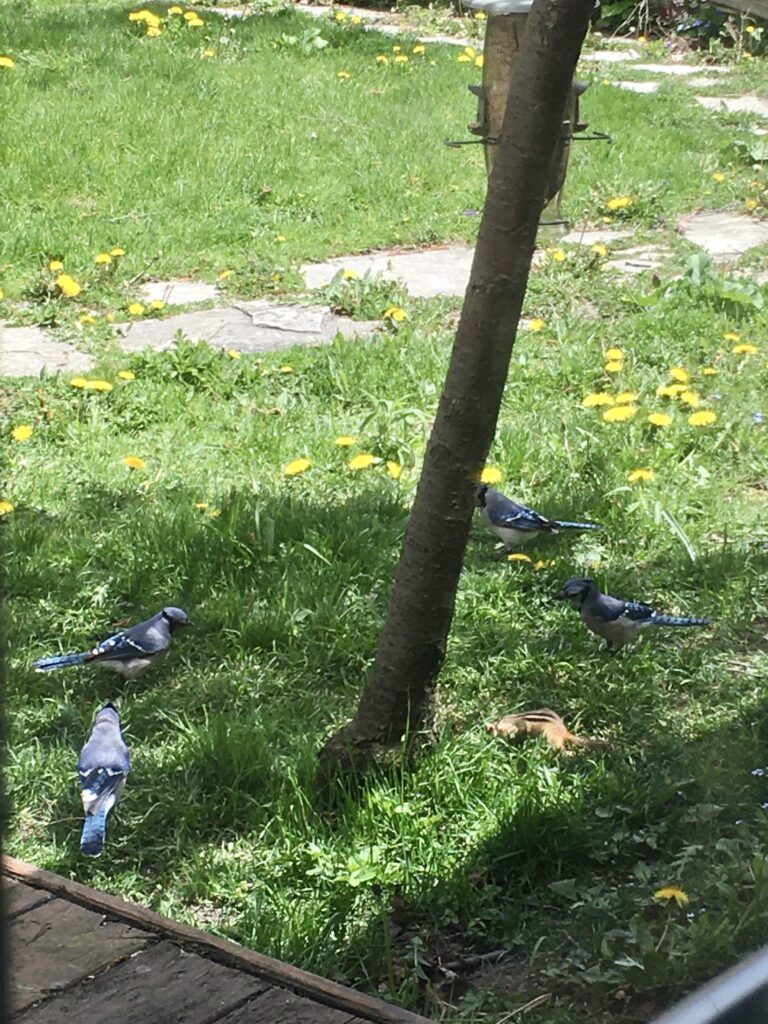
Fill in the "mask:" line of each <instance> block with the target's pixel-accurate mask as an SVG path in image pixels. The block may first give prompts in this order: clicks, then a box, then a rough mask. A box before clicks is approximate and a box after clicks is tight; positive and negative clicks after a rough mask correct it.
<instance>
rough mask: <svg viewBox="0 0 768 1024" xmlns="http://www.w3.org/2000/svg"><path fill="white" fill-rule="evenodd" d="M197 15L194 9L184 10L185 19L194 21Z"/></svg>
mask: <svg viewBox="0 0 768 1024" xmlns="http://www.w3.org/2000/svg"><path fill="white" fill-rule="evenodd" d="M196 17H197V15H196V14H195V12H194V11H185V12H184V20H185V21H192V20H193V19H194V18H196Z"/></svg>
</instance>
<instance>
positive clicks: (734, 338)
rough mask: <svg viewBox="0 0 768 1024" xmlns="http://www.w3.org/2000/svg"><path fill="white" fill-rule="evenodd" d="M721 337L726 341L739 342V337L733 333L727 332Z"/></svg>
mask: <svg viewBox="0 0 768 1024" xmlns="http://www.w3.org/2000/svg"><path fill="white" fill-rule="evenodd" d="M723 337H724V338H725V340H726V341H741V335H740V334H736V333H734V331H728V333H727V334H724V335H723Z"/></svg>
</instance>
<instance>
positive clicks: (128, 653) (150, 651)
mask: <svg viewBox="0 0 768 1024" xmlns="http://www.w3.org/2000/svg"><path fill="white" fill-rule="evenodd" d="M188 625H189V619H188V618H187V613H186V612H183V611H182V610H181V608H173V607H169V608H163V610H162V611H160V612H158V613H157V615H153V616H152V618H151V619H147V620H146V621H145V622H140V623H139V624H138V625H137V626H131V628H130V629H124V630H122V632H120V633H115V635H114V636H110V637H108V638H107V639H106V640H102V642H101V643H100V644H98V645H97V646H96V647H94V649H93V650H92V651H88V653H87V654H60V655H57V656H56V657H54V658H41V659H40V660H39V661H36V662H34V664H33V668H35V669H37V671H38V672H53V671H54V670H55V669H57V668H68V667H69V666H70V665H104V666H105V667H106V668H112V669H114V670H115V672H119V673H120V675H121V676H123V677H124V678H125V679H134V678H135V677H136V676H138V675H140V674H141V673H142V672H143V671H144V670H145V669H147V668H149V666H150V665H151V664H152V662H153V661H155V660H156V659H157V658H159V657H160V655H161V654H164V653H165V652H166V651H167V650H168V648H169V647H170V645H171V634H172V633H173V631H174V629H176V627H177V626H188Z"/></svg>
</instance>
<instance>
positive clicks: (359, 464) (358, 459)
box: [347, 452, 381, 472]
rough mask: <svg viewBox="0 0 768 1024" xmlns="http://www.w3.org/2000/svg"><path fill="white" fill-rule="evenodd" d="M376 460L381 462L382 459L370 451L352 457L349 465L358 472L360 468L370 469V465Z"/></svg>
mask: <svg viewBox="0 0 768 1024" xmlns="http://www.w3.org/2000/svg"><path fill="white" fill-rule="evenodd" d="M376 462H381V459H377V458H376V456H375V455H371V454H369V453H368V452H363V453H362V454H360V455H356V456H355V457H354V459H350V460H349V462H348V463H347V465H348V466H349V468H350V469H351V470H354V471H355V472H357V470H360V469H368V468H369V466H373V465H374V463H376Z"/></svg>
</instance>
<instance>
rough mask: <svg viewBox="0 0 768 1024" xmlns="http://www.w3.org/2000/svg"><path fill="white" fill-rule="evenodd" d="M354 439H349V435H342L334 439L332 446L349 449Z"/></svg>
mask: <svg viewBox="0 0 768 1024" xmlns="http://www.w3.org/2000/svg"><path fill="white" fill-rule="evenodd" d="M355 440H356V439H355V438H354V437H350V435H349V434H342V435H341V437H337V438H334V442H333V443H334V444H337V445H338V446H339V448H351V447H352V445H353V444H354V443H355Z"/></svg>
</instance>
